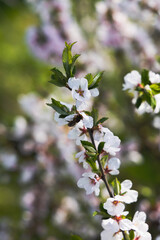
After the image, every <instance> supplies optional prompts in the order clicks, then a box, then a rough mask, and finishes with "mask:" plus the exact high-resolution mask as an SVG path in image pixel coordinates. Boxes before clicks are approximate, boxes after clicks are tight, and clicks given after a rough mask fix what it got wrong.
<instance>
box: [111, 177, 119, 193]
mask: <svg viewBox="0 0 160 240" xmlns="http://www.w3.org/2000/svg"><path fill="white" fill-rule="evenodd" d="M111 184H112V187H113V191H114V194H115V195H119V194H120V192H121V184H120V182H119V181H118V179H117V178H115V179H114V180H113V182H112V183H111Z"/></svg>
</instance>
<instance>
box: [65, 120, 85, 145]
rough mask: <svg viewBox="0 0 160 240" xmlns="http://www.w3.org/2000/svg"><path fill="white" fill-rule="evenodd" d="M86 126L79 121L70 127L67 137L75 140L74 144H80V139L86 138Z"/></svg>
mask: <svg viewBox="0 0 160 240" xmlns="http://www.w3.org/2000/svg"><path fill="white" fill-rule="evenodd" d="M86 134H87V128H86V127H85V126H84V124H83V122H82V121H80V122H78V123H77V124H76V126H75V127H74V128H72V129H71V130H70V131H69V133H68V138H69V139H73V140H76V144H77V145H80V144H81V141H82V140H83V141H84V140H85V141H86V140H87V135H86Z"/></svg>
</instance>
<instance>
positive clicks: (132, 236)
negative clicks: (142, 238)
mask: <svg viewBox="0 0 160 240" xmlns="http://www.w3.org/2000/svg"><path fill="white" fill-rule="evenodd" d="M129 239H130V240H134V231H133V230H131V231H130V232H129Z"/></svg>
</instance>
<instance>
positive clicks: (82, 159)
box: [76, 150, 89, 169]
mask: <svg viewBox="0 0 160 240" xmlns="http://www.w3.org/2000/svg"><path fill="white" fill-rule="evenodd" d="M76 158H79V160H78V162H79V163H82V164H83V167H84V168H85V169H87V168H88V166H89V164H88V163H87V162H86V158H87V155H86V152H85V151H84V150H83V151H80V152H78V153H77V154H76Z"/></svg>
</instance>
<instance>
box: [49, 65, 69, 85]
mask: <svg viewBox="0 0 160 240" xmlns="http://www.w3.org/2000/svg"><path fill="white" fill-rule="evenodd" d="M51 71H52V72H53V74H52V75H51V80H50V81H49V82H50V83H52V84H54V85H56V86H58V87H65V86H66V82H67V78H66V77H65V76H64V75H63V73H62V72H61V71H59V70H58V69H57V68H53V69H51Z"/></svg>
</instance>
